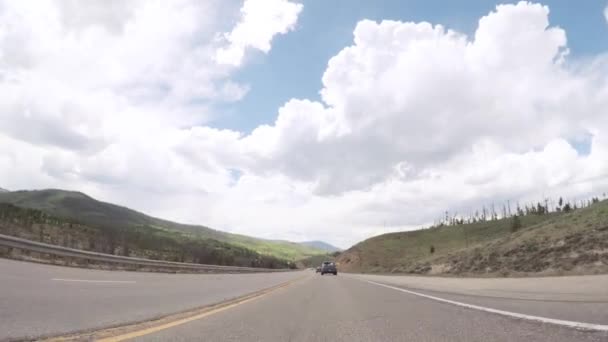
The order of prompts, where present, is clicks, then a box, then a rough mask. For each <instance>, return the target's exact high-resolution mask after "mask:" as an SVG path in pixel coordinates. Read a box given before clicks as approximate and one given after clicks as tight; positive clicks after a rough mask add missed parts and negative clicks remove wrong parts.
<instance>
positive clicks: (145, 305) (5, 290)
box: [0, 260, 608, 342]
mask: <svg viewBox="0 0 608 342" xmlns="http://www.w3.org/2000/svg"><path fill="white" fill-rule="evenodd" d="M53 279H56V280H53ZM57 279H62V280H57ZM296 279H297V280H296ZM416 279H417V278H410V277H375V276H360V275H339V276H337V277H334V276H327V275H326V276H320V275H316V274H314V273H312V272H308V271H304V272H294V273H284V274H255V275H163V274H151V273H130V272H101V271H93V270H82V269H73V268H63V267H53V266H46V265H37V264H31V263H22V262H15V261H7V260H0V281H1V283H0V284H1V285H0V286H1V288H0V334H1V335H0V340H2V339H9V338H13V339H14V338H23V337H24V336H26V335H29V336H34V335H37V334H38V335H40V334H48V333H49V332H53V333H58V332H59V333H65V332H67V331H75V330H83V329H90V328H91V327H94V328H99V327H101V326H106V325H113V324H120V323H126V322H130V321H137V320H142V319H145V318H147V317H151V316H158V315H161V314H168V313H172V312H175V311H179V310H184V309H186V308H192V307H196V306H203V305H206V304H208V303H213V302H218V301H221V300H224V299H228V298H231V297H236V296H239V295H243V294H245V293H250V292H254V291H256V290H259V289H262V288H264V287H270V286H274V285H277V284H280V283H283V282H286V281H289V280H295V281H294V282H292V284H291V285H288V286H286V287H283V288H280V289H277V290H274V291H271V292H269V293H267V294H264V295H262V296H260V297H258V298H255V299H253V300H250V301H246V302H243V303H240V304H236V305H234V306H232V307H229V308H226V309H224V310H220V311H218V312H215V313H211V314H209V315H206V316H204V317H201V318H200V319H196V320H193V321H190V322H187V323H184V324H179V325H175V326H172V327H169V328H166V329H162V330H159V331H149V333H148V334H144V335H141V336H139V337H135V338H133V339H131V340H133V341H201V340H204V341H558V342H559V341H608V333H607V332H597V331H596V332H593V331H580V330H577V329H574V328H570V327H565V326H560V325H557V324H548V323H540V322H536V321H531V320H528V319H521V318H519V319H518V318H513V317H509V316H505V315H502V314H495V313H488V312H485V311H481V310H479V309H476V308H469V307H463V306H459V305H456V304H453V303H445V302H441V301H438V300H436V299H437V298H438V299H442V300H450V301H453V302H454V303H461V304H467V305H468V304H472V305H475V306H476V307H479V308H490V309H498V310H502V311H505V312H510V313H513V312H514V313H521V314H525V315H528V316H526V317H533V316H534V317H535V316H542V317H547V318H555V319H561V320H568V321H577V322H582V323H589V324H590V325H594V326H606V325H608V317H607V314H608V300H606V299H607V296H605V291H604V289H606V287H604V285H606V283H604V282H605V281H606V280H607V279H608V278H606V277H585V278H583V279H587V282H586V283H589V282H593V283H594V285H592V286H589V285H581V286H580V288H581V289H582V290H580V291H579V290H578V289H577V288H569V287H571V286H572V284H576V283H578V281H574V282H573V283H572V284H570V283H569V282H572V281H573V280H572V278H543V279H551V280H552V281H551V283H552V284H553V286H552V287H550V286H548V285H546V287H547V288H548V289H547V291H543V289H542V288H536V289H534V288H533V285H532V284H533V283H534V282H535V281H539V282H540V283H541V285H542V284H543V280H534V279H531V280H530V279H528V280H527V281H526V282H525V283H527V284H528V285H525V286H524V285H521V284H520V285H513V284H509V281H510V280H507V282H506V283H503V282H500V281H499V280H494V282H495V283H493V284H491V286H490V285H488V284H484V281H482V280H479V282H480V283H481V284H482V286H477V287H479V288H478V289H477V290H475V289H473V287H475V286H469V285H466V286H465V285H462V284H461V285H454V284H452V287H451V288H450V290H452V291H443V290H442V289H441V288H438V286H441V285H438V284H444V283H447V284H450V283H449V282H450V281H453V280H445V279H437V278H432V279H433V280H428V281H430V282H431V283H429V284H420V283H416V284H415V285H417V287H413V286H411V285H412V282H417V281H419V280H416ZM427 279H428V278H427ZM89 281H90V282H89ZM424 281H427V280H424ZM424 281H423V282H424ZM545 281H546V280H545ZM473 283H475V281H473V282H472V283H471V284H473ZM558 283H559V284H565V285H563V286H559V285H555V284H558ZM433 284H434V285H433ZM501 284H506V285H504V286H502V287H501ZM431 285H433V286H431ZM387 286H389V287H387ZM518 286H519V287H518ZM400 289H405V291H410V292H403V291H402V290H400ZM514 289H515V290H514ZM530 289H532V290H530ZM440 290H441V291H440ZM475 291H478V292H479V293H478V295H477V294H476V293H475ZM488 291H489V292H488ZM492 291H494V292H492ZM530 291H532V292H534V291H536V292H538V293H543V294H544V295H545V297H546V298H540V299H536V298H530V297H537V296H536V295H535V294H534V293H530ZM464 292H466V293H464ZM560 293H561V294H560ZM499 294H500V295H499ZM425 295H428V296H429V297H423V296H425ZM560 297H563V299H560ZM144 333H145V331H144ZM24 334H25V335H24ZM142 334H143V333H142ZM119 337H120V336H119ZM118 340H120V338H119V339H118Z"/></svg>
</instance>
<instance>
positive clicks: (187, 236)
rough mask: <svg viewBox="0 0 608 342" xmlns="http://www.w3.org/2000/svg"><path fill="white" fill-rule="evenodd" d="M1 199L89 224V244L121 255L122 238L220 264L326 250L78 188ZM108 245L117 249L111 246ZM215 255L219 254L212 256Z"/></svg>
mask: <svg viewBox="0 0 608 342" xmlns="http://www.w3.org/2000/svg"><path fill="white" fill-rule="evenodd" d="M0 203H10V204H13V205H14V206H17V207H20V208H28V209H34V210H37V211H38V212H39V213H40V215H42V214H45V215H50V216H52V217H56V218H60V219H61V220H62V221H63V222H78V223H79V224H81V225H83V226H86V227H88V229H89V230H95V231H96V232H98V233H95V234H92V235H91V238H93V240H94V238H98V239H100V240H99V241H98V242H92V243H93V244H95V243H97V244H101V245H106V246H107V247H106V249H107V250H113V249H116V250H117V253H121V249H120V248H122V247H120V245H121V243H122V241H123V240H125V239H126V240H128V241H132V242H135V241H137V244H139V245H141V246H142V248H144V247H145V248H144V249H145V250H146V252H145V253H147V254H149V255H151V256H153V257H158V258H163V259H165V258H167V257H165V256H164V255H170V258H178V259H179V258H181V256H179V255H177V254H176V252H175V251H169V250H173V249H180V248H182V247H181V246H184V249H185V250H186V254H188V255H191V257H190V259H192V258H194V259H204V260H217V261H218V262H222V263H221V264H230V263H231V262H236V260H237V259H238V258H237V257H236V254H247V253H249V252H253V253H254V254H256V255H261V256H264V258H265V259H267V260H275V261H274V262H279V261H280V260H283V261H285V262H287V261H289V262H290V263H293V262H295V261H297V260H299V259H303V258H306V257H309V256H313V255H319V254H325V251H324V250H321V249H317V248H313V247H310V246H305V245H301V244H298V243H293V242H288V241H273V240H264V239H257V238H253V237H249V236H245V235H239V234H231V233H226V232H222V231H218V230H214V229H211V228H208V227H204V226H198V225H188V224H180V223H175V222H171V221H167V220H162V219H158V218H155V217H151V216H148V215H145V214H142V213H140V212H137V211H134V210H131V209H129V208H125V207H121V206H118V205H114V204H111V203H106V202H102V201H97V200H95V199H93V198H91V197H89V196H87V195H85V194H83V193H80V192H73V191H64V190H36V191H13V192H5V193H0ZM36 215H39V214H36ZM38 223H39V222H38ZM72 229H73V225H72ZM68 233H69V234H74V233H73V232H71V231H69V230H68V228H65V227H64V228H62V230H61V232H57V234H59V235H61V234H68ZM57 239H61V238H60V237H57ZM83 241H84V240H83ZM144 244H145V246H144ZM176 244H177V245H176ZM83 245H86V243H85V244H83ZM112 245H114V246H117V247H116V248H111V247H112ZM126 246H130V244H126ZM126 248H129V247H126ZM89 249H90V248H89ZM207 250H208V251H209V252H208V253H213V256H209V255H206V254H205V253H207V252H203V251H207ZM220 251H230V252H220ZM235 251H238V252H235ZM218 253H219V254H220V255H215V254H218ZM235 253H236V254H235ZM199 254H200V255H199ZM195 255H196V256H195ZM230 255H233V256H230ZM185 257H186V256H185ZM233 257H234V258H233ZM247 258H249V257H247ZM233 259H234V261H233ZM254 259H255V258H254ZM256 260H257V259H256ZM238 263H239V264H241V263H242V262H241V261H239V262H238Z"/></svg>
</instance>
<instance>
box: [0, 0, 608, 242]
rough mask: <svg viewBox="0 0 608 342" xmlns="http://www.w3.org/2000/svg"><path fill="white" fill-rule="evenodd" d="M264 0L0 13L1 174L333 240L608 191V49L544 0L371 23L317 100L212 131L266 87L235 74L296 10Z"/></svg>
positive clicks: (211, 220) (290, 25)
mask: <svg viewBox="0 0 608 342" xmlns="http://www.w3.org/2000/svg"><path fill="white" fill-rule="evenodd" d="M58 4H60V6H59V5H58ZM255 4H256V1H255V0H248V1H246V2H244V3H242V4H241V6H240V7H238V6H234V7H233V6H232V5H226V3H225V2H214V1H212V2H204V3H202V2H197V1H178V2H172V3H171V5H170V6H169V5H168V3H166V2H112V6H87V10H86V11H83V10H82V9H80V6H81V5H80V2H69V1H67V2H60V3H56V2H54V1H41V2H36V3H35V5H34V2H27V1H24V2H18V3H17V2H6V3H3V4H2V5H0V92H2V94H3V96H2V97H1V98H0V142H1V143H0V180H1V182H2V183H0V186H3V187H9V188H16V187H48V186H52V187H69V188H76V189H80V190H84V191H87V192H89V193H91V194H93V195H96V196H99V197H101V198H103V199H106V200H112V201H116V202H119V203H123V204H127V205H131V206H133V207H135V208H137V209H142V210H145V211H147V212H149V213H152V214H156V215H161V216H166V217H168V218H173V219H178V220H183V221H189V222H197V223H203V224H207V225H211V226H215V227H218V228H222V229H229V230H232V231H236V232H240V233H248V234H254V235H258V236H264V237H269V238H292V239H311V238H324V239H328V240H330V241H331V242H334V243H338V244H341V245H342V246H347V245H348V244H350V243H353V242H355V241H357V240H359V239H362V238H365V237H368V236H370V235H373V234H376V233H380V232H383V231H389V230H398V229H410V228H413V227H418V226H420V225H423V224H427V223H429V222H432V221H433V220H434V219H435V218H437V216H439V215H441V214H440V213H442V212H444V210H450V211H451V212H460V213H463V214H466V213H470V212H472V211H474V210H475V209H477V208H478V207H480V206H481V205H488V204H490V203H491V202H496V203H497V205H500V204H498V203H501V202H504V201H512V202H513V203H515V202H516V201H522V202H525V201H530V200H538V199H539V198H540V197H544V196H553V195H555V196H558V195H559V196H566V197H569V198H575V197H576V196H585V195H587V194H592V193H597V192H603V191H604V189H606V187H607V186H608V163H607V162H606V160H608V119H607V118H608V116H606V111H605V108H608V86H607V85H608V68H607V67H606V66H608V60H607V59H606V57H605V55H599V56H596V57H591V58H587V59H585V60H580V59H577V58H576V57H572V56H570V55H569V51H568V45H567V36H566V32H565V31H564V30H563V29H561V28H559V27H555V26H552V25H551V23H550V21H549V18H550V13H549V8H548V7H546V6H542V5H539V4H533V3H529V2H520V3H518V4H511V5H500V6H497V7H496V9H495V10H494V11H492V12H491V13H489V14H488V15H486V16H484V17H482V18H481V19H480V20H479V23H478V27H477V29H476V31H475V32H474V34H473V35H471V36H468V35H466V34H464V33H460V32H455V31H453V30H450V29H449V28H446V27H443V26H441V25H437V24H431V23H426V22H420V23H413V22H400V21H380V22H375V21H370V20H362V21H360V22H359V23H358V24H357V25H356V27H355V28H354V31H353V42H352V45H350V46H347V47H345V48H344V49H342V50H341V51H340V52H339V53H337V54H336V55H335V56H334V57H333V58H331V59H330V60H329V61H328V65H327V69H326V70H325V73H324V74H323V75H320V77H322V89H320V94H321V101H313V100H309V99H295V98H294V99H291V100H289V101H287V102H286V103H285V104H284V105H283V106H281V108H279V109H278V110H277V114H276V115H277V117H276V120H275V122H274V123H273V124H271V125H263V126H260V127H258V128H256V129H255V130H253V132H251V133H250V134H245V133H242V132H237V131H233V130H218V129H214V128H211V127H208V126H207V125H206V122H208V120H209V119H210V117H212V116H213V115H214V106H215V105H217V104H219V103H224V102H232V101H238V100H239V99H241V98H242V97H243V96H246V93H247V90H248V88H249V87H251V86H255V84H241V83H238V82H235V81H233V79H232V75H233V74H234V72H235V71H236V70H238V68H240V67H242V66H243V65H245V64H246V58H245V57H246V52H247V51H248V50H251V49H254V50H258V51H261V52H262V53H270V50H271V42H272V39H273V37H275V36H276V35H279V34H287V33H288V32H290V31H292V30H294V29H297V26H296V23H297V17H298V15H299V13H300V12H301V11H303V10H305V9H304V8H303V6H302V5H301V4H296V3H293V2H288V1H284V0H276V1H274V4H275V5H276V6H273V7H272V11H271V10H269V9H268V8H266V7H265V6H255ZM34 8H35V9H36V10H34ZM256 11H258V12H256ZM277 11H278V12H277ZM76 14H77V15H76ZM220 18H224V19H225V18H233V19H234V20H233V21H232V22H230V21H227V20H220ZM226 22H230V25H226V24H225V23H226ZM260 23H263V24H264V25H260ZM256 27H259V28H260V30H258V31H256V30H255V28H256ZM243 115H246V113H243ZM581 146H587V148H581Z"/></svg>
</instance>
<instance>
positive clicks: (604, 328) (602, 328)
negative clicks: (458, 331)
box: [366, 280, 608, 331]
mask: <svg viewBox="0 0 608 342" xmlns="http://www.w3.org/2000/svg"><path fill="white" fill-rule="evenodd" d="M366 282H368V283H370V284H374V285H378V286H382V287H386V288H389V289H393V290H397V291H401V292H405V293H409V294H412V295H415V296H419V297H423V298H427V299H431V300H435V301H438V302H443V303H448V304H452V305H457V306H462V307H465V308H468V309H474V310H480V311H485V312H490V313H494V314H499V315H503V316H508V317H515V318H520V319H525V320H529V321H535V322H541V323H549V324H555V325H561V326H565V327H569V328H575V329H579V330H593V331H608V325H602V324H592V323H584V322H575V321H566V320H561V319H554V318H548V317H541V316H533V315H526V314H521V313H517V312H511V311H504V310H498V309H492V308H487V307H485V306H479V305H473V304H467V303H462V302H457V301H454V300H449V299H443V298H439V297H435V296H429V295H426V294H424V293H419V292H414V291H410V290H406V289H402V288H400V287H395V286H390V285H386V284H382V283H376V282H375V281H371V280H366Z"/></svg>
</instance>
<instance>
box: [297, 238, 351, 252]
mask: <svg viewBox="0 0 608 342" xmlns="http://www.w3.org/2000/svg"><path fill="white" fill-rule="evenodd" d="M299 244H300V245H303V246H308V247H312V248H316V249H320V250H322V251H325V252H328V253H333V252H339V251H341V250H342V249H341V248H338V247H336V246H333V245H331V244H329V243H327V242H323V241H304V242H299Z"/></svg>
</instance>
